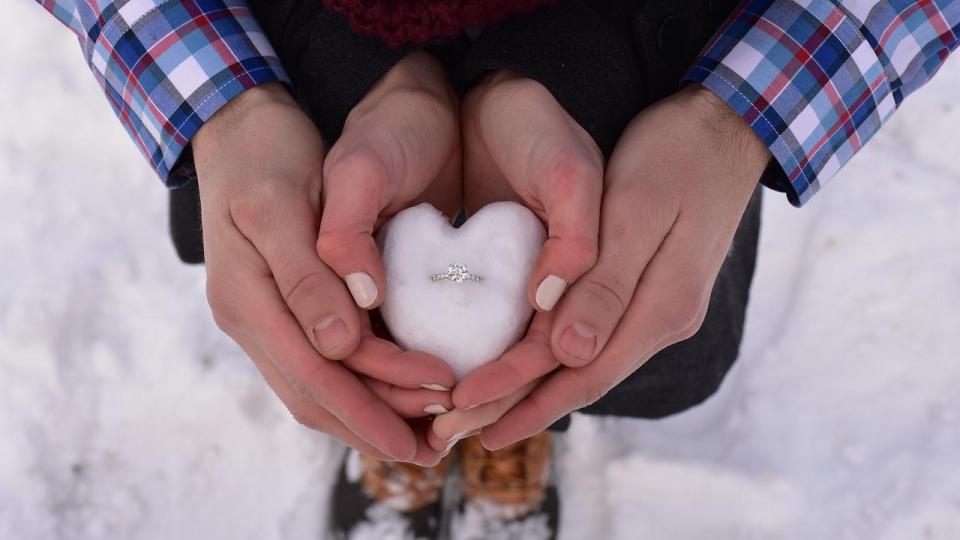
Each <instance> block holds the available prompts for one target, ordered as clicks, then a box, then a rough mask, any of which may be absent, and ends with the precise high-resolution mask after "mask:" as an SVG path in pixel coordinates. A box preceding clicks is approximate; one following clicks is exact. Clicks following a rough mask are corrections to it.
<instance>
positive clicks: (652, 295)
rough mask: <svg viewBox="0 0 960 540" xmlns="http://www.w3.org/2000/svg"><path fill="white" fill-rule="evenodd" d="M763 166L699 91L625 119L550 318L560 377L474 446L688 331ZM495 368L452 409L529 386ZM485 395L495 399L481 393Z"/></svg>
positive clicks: (525, 377)
mask: <svg viewBox="0 0 960 540" xmlns="http://www.w3.org/2000/svg"><path fill="white" fill-rule="evenodd" d="M768 159H769V153H768V150H767V148H766V147H765V146H764V145H763V144H762V142H761V141H760V140H759V139H758V138H757V137H756V136H755V135H754V134H753V132H752V131H751V130H750V128H749V127H748V126H747V125H746V124H745V123H744V122H743V121H742V120H741V119H740V118H739V117H738V116H737V115H736V114H735V113H734V112H733V111H732V110H731V109H729V108H728V107H727V106H726V105H725V104H724V103H723V102H722V101H720V100H719V99H718V98H717V97H716V96H714V95H713V94H712V93H710V92H709V91H708V90H706V89H704V88H702V87H700V86H696V85H694V86H690V87H687V88H686V89H684V90H683V91H681V92H679V93H678V94H676V95H674V96H672V97H670V98H668V99H666V100H664V101H661V102H660V103H658V104H656V105H654V106H652V107H650V108H648V109H646V110H645V111H643V112H641V113H640V114H639V115H637V117H636V118H635V119H634V120H633V121H632V122H631V124H630V125H629V126H628V127H627V129H626V131H625V132H624V134H623V135H622V137H621V139H620V141H619V143H618V144H617V148H616V149H615V151H614V154H613V156H612V157H611V159H610V162H609V164H608V166H607V170H606V174H605V193H604V198H603V208H602V215H601V220H600V224H601V226H600V254H599V258H598V260H597V263H596V265H595V266H594V267H593V268H592V269H591V270H590V271H589V272H587V273H586V274H585V275H584V276H583V277H581V278H580V279H579V280H578V281H577V283H576V284H574V285H573V287H572V288H571V289H570V290H569V291H568V292H567V293H566V295H565V296H564V298H563V300H562V302H561V303H560V305H559V306H558V307H557V309H556V310H555V311H554V313H553V314H552V315H553V321H552V324H551V328H550V330H549V337H548V340H549V347H550V349H551V350H552V353H553V356H555V357H556V359H558V360H559V362H561V363H562V364H564V365H565V367H562V368H560V369H558V370H557V371H555V372H553V373H551V374H550V375H549V376H547V377H546V378H543V379H542V381H541V382H540V383H539V384H537V386H536V387H535V388H534V389H533V390H532V391H531V392H530V394H529V395H528V396H527V397H526V398H524V399H523V400H521V401H519V403H517V405H516V406H514V407H513V408H512V409H510V410H509V411H508V412H507V413H506V414H504V415H503V416H502V418H500V419H499V420H498V421H497V422H495V423H493V424H492V425H490V426H489V427H487V428H485V429H484V430H483V433H482V436H481V437H482V441H483V443H484V446H486V447H487V448H491V449H497V448H502V447H504V446H506V445H508V444H510V443H512V442H514V441H517V440H521V439H524V438H526V437H529V436H531V435H534V434H535V433H538V432H540V431H542V430H544V429H546V428H547V427H548V426H549V425H550V424H551V423H553V422H555V421H556V420H557V419H559V418H561V417H562V416H564V415H565V414H567V413H569V412H571V411H575V410H577V409H580V408H582V407H585V406H587V405H590V404H591V403H593V402H595V401H596V400H598V399H599V398H601V397H602V396H603V395H605V394H606V393H607V391H609V390H610V389H611V388H613V387H614V386H616V385H617V384H619V383H620V381H622V380H623V379H624V378H626V377H627V376H628V375H630V374H631V373H633V372H634V371H635V370H636V369H637V368H639V367H640V366H641V365H642V364H643V363H644V362H646V361H647V360H648V359H649V358H650V357H651V356H652V355H654V354H655V353H656V352H658V351H660V350H661V349H663V348H664V347H666V346H668V345H671V344H673V343H676V342H678V341H681V340H684V339H686V338H688V337H690V336H692V335H693V334H694V333H696V332H697V330H698V329H699V328H700V324H701V323H702V321H703V317H704V315H705V313H706V309H707V305H708V301H709V297H710V292H711V290H712V287H713V283H714V281H715V279H716V276H717V273H718V272H719V270H720V266H721V264H722V263H723V260H724V257H725V256H726V254H727V251H728V250H729V248H730V243H731V241H732V239H733V236H734V233H735V232H736V229H737V226H738V225H739V223H740V219H741V217H742V215H743V211H744V209H745V208H746V205H747V202H748V201H749V199H750V196H751V194H752V193H753V191H754V189H755V187H756V185H757V180H758V179H759V177H760V175H761V173H762V172H763V169H764V167H765V166H766V163H767V161H768ZM541 356H542V355H541ZM541 356H536V357H534V358H541ZM505 361H510V359H509V358H507V357H504V358H503V359H501V360H498V361H497V362H495V363H494V364H490V365H489V367H487V366H485V368H486V370H484V368H481V370H478V371H477V372H475V373H474V374H471V375H469V376H467V377H466V378H465V379H464V380H463V381H462V382H461V383H460V385H458V388H457V389H456V392H455V394H454V403H455V404H456V405H457V406H458V407H470V406H473V405H477V404H478V403H484V402H490V401H491V400H497V399H504V398H505V397H507V396H510V395H512V394H513V393H515V392H520V391H522V390H523V389H524V388H525V387H526V386H527V385H528V384H530V383H531V382H532V381H533V380H535V379H536V378H538V377H540V376H541V374H540V373H539V370H538V369H534V368H532V367H529V366H528V367H527V368H525V369H524V370H522V371H521V370H520V364H519V362H517V361H516V359H514V360H513V365H512V366H500V367H495V364H497V363H504V362H505ZM536 362H537V363H538V364H539V363H541V362H543V363H544V367H545V366H546V365H547V364H548V363H549V362H548V361H547V360H545V359H539V360H537V361H536ZM494 370H497V373H498V375H499V377H500V378H501V380H500V381H498V382H497V383H495V384H494V383H493V381H492V380H491V378H490V376H489V375H490V374H491V373H493V372H494ZM511 373H512V374H513V375H512V376H511V375H510V374H511ZM503 377H510V378H511V382H510V383H506V382H505V381H504V380H503ZM487 387H495V388H496V389H497V391H496V392H493V393H489V394H485V393H484V388H487ZM484 395H486V396H487V397H481V396H484ZM467 412H472V411H467ZM458 427H459V426H455V427H448V428H447V429H457V428H458Z"/></svg>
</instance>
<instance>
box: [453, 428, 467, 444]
mask: <svg viewBox="0 0 960 540" xmlns="http://www.w3.org/2000/svg"><path fill="white" fill-rule="evenodd" d="M468 431H470V430H464V431H461V432H460V433H457V434H455V435H454V436H453V437H450V439H449V440H450V441H453V442H457V441H459V440H460V439H462V438H464V437H466V435H467V432H468Z"/></svg>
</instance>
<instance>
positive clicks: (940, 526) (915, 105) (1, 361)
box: [0, 0, 960, 540]
mask: <svg viewBox="0 0 960 540" xmlns="http://www.w3.org/2000/svg"><path fill="white" fill-rule="evenodd" d="M2 6H3V8H4V9H3V12H4V14H5V15H6V17H5V21H7V24H6V25H5V26H6V28H5V29H4V31H3V32H0V66H2V67H3V71H2V75H0V539H2V540H34V539H36V540H50V539H138V540H139V539H164V540H166V539H186V540H192V539H231V540H238V539H258V540H260V539H281V538H283V539H295V540H296V539H313V538H318V537H319V536H320V531H321V530H322V528H323V527H324V524H325V521H326V516H325V505H326V500H327V496H328V494H327V490H328V487H329V480H328V479H329V478H330V476H331V473H332V471H333V468H334V467H335V466H336V459H338V458H339V456H340V452H341V450H340V448H341V447H340V446H339V445H337V444H335V443H333V442H331V440H329V439H328V438H326V437H325V436H323V435H319V434H315V433H312V432H309V431H308V430H306V429H305V428H302V427H300V426H299V425H298V424H296V423H295V422H294V421H293V420H292V419H291V418H290V416H289V415H288V414H287V413H286V411H285V409H284V408H283V406H282V405H281V404H280V402H279V401H278V400H277V399H276V398H275V397H274V396H273V394H272V393H271V392H270V390H269V389H268V388H267V386H266V384H265V383H263V382H262V381H261V379H260V377H259V375H258V374H257V372H256V370H255V369H254V368H253V366H252V364H251V363H250V362H249V361H248V360H247V359H246V358H245V357H244V355H243V354H242V352H241V351H240V349H239V348H238V347H236V346H235V345H233V344H232V342H231V341H230V340H229V339H228V338H227V337H226V336H223V335H221V334H220V333H219V331H218V330H217V329H216V327H215V326H214V324H213V322H212V320H211V317H210V315H209V312H208V308H207V306H206V303H205V300H204V295H203V289H204V286H203V281H204V277H203V270H202V268H198V267H186V266H183V265H181V264H180V263H179V262H178V261H177V259H176V257H175V254H174V252H173V249H172V247H171V244H170V241H169V239H168V236H167V230H166V226H167V224H166V194H165V193H164V190H163V188H162V187H161V185H160V183H159V182H158V181H157V180H156V178H154V176H153V174H152V173H151V171H150V170H149V168H148V167H147V166H146V165H145V162H144V161H143V160H142V158H141V157H140V156H139V155H138V154H137V152H136V151H135V148H134V146H133V145H132V144H131V142H130V141H129V140H128V138H127V136H126V134H125V133H124V132H123V130H122V128H121V127H120V124H119V123H118V122H117V121H116V119H115V118H114V116H113V114H112V113H111V112H110V110H109V107H108V105H107V102H106V100H105V99H104V98H103V96H102V94H101V93H100V90H99V88H98V87H97V85H96V83H95V82H94V80H93V78H92V77H91V76H90V74H89V73H88V71H87V68H86V66H85V65H84V63H83V61H82V56H81V52H80V50H79V48H78V47H77V44H76V42H75V40H74V39H73V37H72V35H71V34H70V33H69V32H68V31H67V30H66V29H64V28H62V27H61V26H60V25H59V24H58V23H56V22H55V21H54V19H53V18H52V17H50V16H49V15H48V14H46V13H45V12H44V11H43V10H42V9H41V8H40V7H38V6H36V5H34V4H33V3H32V2H29V1H27V0H13V1H12V2H11V0H3V2H2ZM958 88H960V62H958V61H957V60H955V59H954V60H951V61H950V62H948V64H947V66H946V67H945V68H944V69H943V70H942V72H941V73H940V75H939V76H938V77H937V78H936V79H935V80H934V82H933V83H931V84H930V85H929V86H927V87H926V88H924V89H922V90H921V91H920V92H918V93H917V94H915V95H914V96H912V97H911V98H910V99H908V101H907V103H906V105H905V106H904V107H903V108H902V109H901V111H900V112H899V113H897V115H896V117H895V118H894V120H893V121H892V122H891V123H890V124H889V125H888V126H887V128H886V129H885V130H884V132H883V133H882V134H881V135H880V136H878V137H877V138H876V139H875V140H874V141H873V142H872V143H871V144H870V145H868V147H867V148H866V149H865V150H864V151H863V152H862V153H861V154H860V155H859V156H857V157H856V158H855V159H854V161H853V163H851V164H850V166H848V167H847V168H846V169H845V170H844V171H842V172H841V173H840V174H839V175H838V176H837V177H836V179H835V180H834V181H833V182H832V183H830V184H829V185H828V186H827V188H826V189H825V190H824V191H823V192H821V193H820V194H819V195H818V196H817V197H816V198H815V199H814V200H813V201H812V202H811V203H810V204H809V205H808V206H807V207H805V208H804V209H802V210H797V209H794V208H792V207H790V206H789V205H788V204H787V202H786V200H784V199H783V198H782V197H780V196H776V195H774V194H769V195H771V196H769V197H767V199H766V203H765V209H764V220H765V222H764V229H763V239H762V254H761V257H760V262H759V269H758V273H757V278H756V281H755V284H754V288H753V302H752V304H751V307H750V311H749V322H748V329H747V337H746V340H745V343H744V346H743V354H742V357H741V359H740V360H739V362H738V363H737V366H736V368H735V369H734V371H733V373H732V374H731V375H730V376H729V378H728V380H727V381H726V383H725V384H724V386H723V388H722V390H721V391H720V392H719V394H718V395H717V396H715V397H714V398H712V399H711V400H710V401H708V402H707V403H706V404H705V405H703V406H701V407H699V408H697V409H694V410H692V411H688V412H686V413H684V414H681V415H677V416H675V417H673V418H670V419H667V420H663V421H657V422H651V421H629V420H598V419H592V418H583V417H577V418H576V419H575V422H574V425H573V428H572V430H571V431H570V433H569V435H568V436H567V439H568V441H567V442H568V444H567V445H566V450H565V451H563V452H562V453H561V455H560V457H559V465H560V468H561V470H562V476H561V479H560V483H561V489H562V493H563V499H562V501H563V506H564V512H565V513H564V516H563V519H562V531H561V538H563V539H567V540H570V539H584V538H588V539H608V538H610V539H630V540H632V539H700V538H702V539H711V540H712V539H753V538H758V539H759V538H764V539H773V538H784V539H788V538H789V539H804V540H806V539H817V540H822V539H871V540H883V539H957V538H960V402H958V398H960V361H958V360H960V132H958V130H960V98H958V96H960V93H958Z"/></svg>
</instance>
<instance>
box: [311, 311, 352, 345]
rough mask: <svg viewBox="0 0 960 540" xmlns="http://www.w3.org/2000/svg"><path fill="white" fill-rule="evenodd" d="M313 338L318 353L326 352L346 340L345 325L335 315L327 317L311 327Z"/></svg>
mask: <svg viewBox="0 0 960 540" xmlns="http://www.w3.org/2000/svg"><path fill="white" fill-rule="evenodd" d="M313 337H314V338H316V340H317V346H318V347H320V352H328V351H331V350H333V349H335V348H336V347H337V346H339V345H340V344H341V343H343V341H344V340H345V339H347V325H346V324H345V323H344V322H343V319H341V318H340V317H338V316H337V315H327V316H326V317H324V318H322V319H320V322H318V323H317V324H316V326H314V327H313Z"/></svg>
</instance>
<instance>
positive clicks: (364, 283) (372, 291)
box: [343, 272, 377, 309]
mask: <svg viewBox="0 0 960 540" xmlns="http://www.w3.org/2000/svg"><path fill="white" fill-rule="evenodd" d="M343 280H344V281H346V282H347V288H348V289H350V294H351V295H353V301H354V302H356V303H357V305H358V306H360V307H361V308H363V309H367V308H368V307H370V306H372V305H373V303H374V302H376V301H377V284H376V283H374V282H373V278H372V277H370V274H368V273H366V272H354V273H352V274H347V276H346V277H345V278H343Z"/></svg>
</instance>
